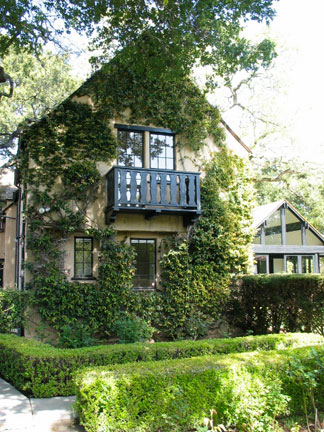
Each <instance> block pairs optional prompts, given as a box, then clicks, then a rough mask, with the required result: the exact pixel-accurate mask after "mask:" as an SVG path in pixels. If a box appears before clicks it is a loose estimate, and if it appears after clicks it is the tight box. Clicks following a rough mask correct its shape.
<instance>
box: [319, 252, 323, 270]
mask: <svg viewBox="0 0 324 432" xmlns="http://www.w3.org/2000/svg"><path fill="white" fill-rule="evenodd" d="M319 270H320V273H321V274H324V256H320V257H319Z"/></svg>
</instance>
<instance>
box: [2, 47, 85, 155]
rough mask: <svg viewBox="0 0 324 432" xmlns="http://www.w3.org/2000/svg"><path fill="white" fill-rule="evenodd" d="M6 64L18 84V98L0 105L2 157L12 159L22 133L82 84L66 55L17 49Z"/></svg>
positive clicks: (12, 51) (4, 59) (5, 58)
mask: <svg viewBox="0 0 324 432" xmlns="http://www.w3.org/2000/svg"><path fill="white" fill-rule="evenodd" d="M2 64H3V66H4V68H6V70H8V72H9V74H10V76H11V77H12V80H13V81H14V83H15V97H14V98H13V99H4V100H3V101H2V102H1V104H0V154H2V155H3V156H10V155H11V154H12V152H13V151H14V148H15V145H16V140H15V138H17V137H18V136H19V134H20V131H21V130H22V129H23V128H24V127H25V125H26V124H27V123H32V122H34V121H37V120H38V119H40V118H41V117H42V116H43V115H45V114H46V113H47V112H48V111H49V110H51V109H53V107H54V106H56V105H57V104H58V103H60V102H61V101H62V100H63V99H64V98H65V97H67V96H68V95H69V94H71V93H72V92H73V91H74V90H75V89H76V88H77V87H78V85H80V80H79V79H77V78H75V77H73V76H72V74H71V66H70V65H69V63H68V57H67V56H66V55H53V54H51V53H48V52H45V53H44V54H42V55H40V56H38V57H36V56H35V55H33V54H28V53H20V54H17V53H15V52H14V50H10V51H9V53H8V54H7V55H6V56H5V57H3V59H2Z"/></svg>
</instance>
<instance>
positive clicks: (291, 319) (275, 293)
mask: <svg viewBox="0 0 324 432" xmlns="http://www.w3.org/2000/svg"><path fill="white" fill-rule="evenodd" d="M230 303H231V311H230V319H231V321H232V322H233V324H235V325H237V326H239V327H240V328H242V329H244V330H246V331H247V330H250V331H253V332H254V333H255V334H265V333H268V332H274V333H278V332H279V331H281V330H284V331H313V332H318V333H321V334H324V319H323V316H324V314H323V312H324V277H323V276H321V275H314V274H313V275H298V274H294V275H281V274H280V275H251V276H248V275H247V276H243V277H240V278H238V279H237V280H236V282H235V283H233V285H232V288H231V301H230Z"/></svg>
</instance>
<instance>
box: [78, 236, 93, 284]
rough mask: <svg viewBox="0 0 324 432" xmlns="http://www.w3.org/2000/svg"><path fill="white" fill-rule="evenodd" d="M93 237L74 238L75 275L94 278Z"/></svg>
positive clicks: (81, 277) (79, 277) (80, 277)
mask: <svg viewBox="0 0 324 432" xmlns="http://www.w3.org/2000/svg"><path fill="white" fill-rule="evenodd" d="M92 267H93V239H92V238H91V237H75V238H74V277H75V278H76V279H83V278H92V277H93V272H92Z"/></svg>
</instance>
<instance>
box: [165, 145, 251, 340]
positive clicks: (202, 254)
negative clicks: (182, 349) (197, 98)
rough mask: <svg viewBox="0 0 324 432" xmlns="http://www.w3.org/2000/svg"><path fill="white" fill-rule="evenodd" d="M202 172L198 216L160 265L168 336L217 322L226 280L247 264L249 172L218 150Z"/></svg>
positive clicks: (226, 288)
mask: <svg viewBox="0 0 324 432" xmlns="http://www.w3.org/2000/svg"><path fill="white" fill-rule="evenodd" d="M203 171H204V172H205V178H204V179H203V181H202V184H201V198H202V208H203V215H202V216H201V217H200V218H199V219H198V221H197V222H196V223H195V224H194V226H193V227H191V229H190V230H189V231H188V233H187V236H186V238H183V239H181V238H180V239H179V238H178V239H176V241H175V242H174V243H173V245H172V247H171V248H170V250H169V252H168V253H167V254H166V255H165V257H164V259H163V261H162V268H163V272H162V281H163V282H162V283H163V287H164V288H163V293H164V315H165V317H164V319H165V323H166V326H167V327H168V329H169V332H171V334H172V335H173V336H185V335H186V332H187V333H188V332H190V331H191V332H193V331H194V330H196V332H197V331H198V330H199V324H200V323H199V321H201V320H207V319H208V318H213V319H214V320H215V319H217V318H219V317H220V316H221V313H222V309H223V306H224V304H225V302H226V299H227V296H228V294H229V290H228V287H229V283H230V280H231V276H233V275H234V274H238V273H244V272H246V271H247V268H248V265H249V244H250V243H251V241H252V238H253V229H252V228H251V226H252V219H251V210H252V206H253V190H252V186H251V182H250V174H249V170H248V167H247V166H246V164H245V163H244V161H243V160H242V159H240V158H238V157H237V156H235V155H233V154H230V153H229V152H228V151H226V150H222V151H220V152H218V153H215V154H214V155H213V157H212V159H211V160H210V162H208V163H206V164H205V165H204V167H203ZM194 326H196V329H194V328H193V327H194Z"/></svg>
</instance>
